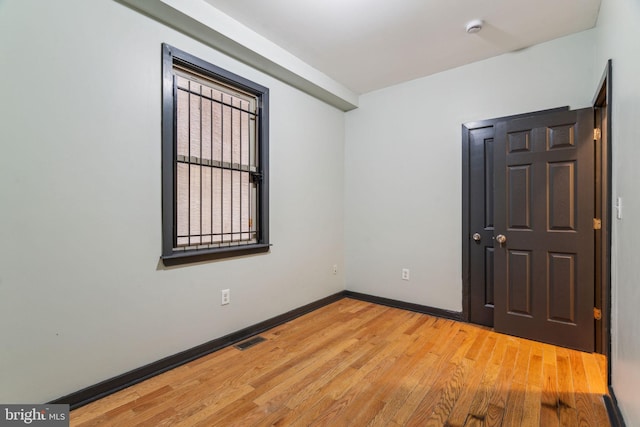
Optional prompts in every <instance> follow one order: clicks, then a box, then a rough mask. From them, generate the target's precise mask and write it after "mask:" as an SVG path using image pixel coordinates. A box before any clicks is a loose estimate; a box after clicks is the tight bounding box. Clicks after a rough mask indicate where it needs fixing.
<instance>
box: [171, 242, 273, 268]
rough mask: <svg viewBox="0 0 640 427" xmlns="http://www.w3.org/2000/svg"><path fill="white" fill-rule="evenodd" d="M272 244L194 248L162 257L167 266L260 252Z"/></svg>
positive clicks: (266, 250) (267, 249)
mask: <svg viewBox="0 0 640 427" xmlns="http://www.w3.org/2000/svg"><path fill="white" fill-rule="evenodd" d="M269 248H271V245H270V244H268V243H266V244H265V243H260V244H255V245H246V246H234V247H229V248H215V249H204V250H202V249H201V250H193V251H184V252H174V253H172V254H170V255H163V256H161V257H160V258H161V259H162V262H163V264H164V265H165V266H167V267H171V266H174V265H182V264H190V263H196V262H202V261H212V260H217V259H223V258H232V257H240V256H245V255H253V254H258V253H265V252H269Z"/></svg>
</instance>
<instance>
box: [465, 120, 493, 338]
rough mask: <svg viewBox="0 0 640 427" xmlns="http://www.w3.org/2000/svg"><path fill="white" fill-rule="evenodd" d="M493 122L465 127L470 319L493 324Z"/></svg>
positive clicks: (478, 322)
mask: <svg viewBox="0 0 640 427" xmlns="http://www.w3.org/2000/svg"><path fill="white" fill-rule="evenodd" d="M493 134H494V127H493V124H492V125H490V126H486V127H482V128H475V129H471V130H469V174H470V180H469V184H468V185H469V206H470V209H471V215H470V217H469V229H470V236H469V239H470V243H469V263H470V265H469V268H470V272H471V274H470V276H469V280H470V293H471V294H470V307H469V310H470V313H469V314H470V320H471V321H472V322H473V323H477V324H480V325H486V326H493V250H494V249H493Z"/></svg>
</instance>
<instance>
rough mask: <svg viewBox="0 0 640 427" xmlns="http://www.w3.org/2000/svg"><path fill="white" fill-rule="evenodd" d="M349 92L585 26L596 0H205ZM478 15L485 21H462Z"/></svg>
mask: <svg viewBox="0 0 640 427" xmlns="http://www.w3.org/2000/svg"><path fill="white" fill-rule="evenodd" d="M206 1H207V2H208V3H210V4H211V5H213V6H214V7H216V8H217V9H219V10H220V11H222V12H224V13H225V14H227V15H229V16H230V17H232V18H234V19H235V20H237V21H239V22H241V23H242V24H244V25H246V26H247V27H250V28H251V29H252V30H253V31H255V32H257V33H258V34H260V35H262V36H264V37H266V38H267V39H269V40H271V41H272V42H274V43H276V44H278V45H280V46H281V47H282V48H284V49H286V50H288V51H289V52H291V53H292V54H294V55H296V56H297V57H298V58H300V59H302V60H303V61H305V62H307V63H308V64H309V65H311V66H313V67H315V68H316V69H318V70H319V71H321V72H323V73H325V74H327V75H328V76H330V77H332V78H333V79H334V80H337V81H338V82H340V83H341V84H343V85H344V86H346V87H347V88H349V89H351V90H353V91H354V92H356V93H366V92H369V91H372V90H376V89H380V88H383V87H386V86H390V85H393V84H397V83H400V82H403V81H408V80H412V79H415V78H418V77H423V76H427V75H430V74H434V73H438V72H440V71H444V70H448V69H451V68H454V67H457V66H460V65H464V64H468V63H471V62H475V61H478V60H482V59H486V58H489V57H492V56H496V55H500V54H502V53H506V52H510V51H514V50H518V49H523V48H526V47H529V46H533V45H535V44H538V43H542V42H545V41H548V40H552V39H554V38H557V37H562V36H565V35H568V34H572V33H576V32H579V31H583V30H587V29H589V28H592V27H593V26H594V25H595V24H596V20H597V17H598V11H599V8H600V0H206ZM472 19H482V20H484V22H485V25H484V28H483V29H482V31H480V32H479V33H477V34H467V33H466V32H465V26H466V24H467V22H468V21H470V20H472Z"/></svg>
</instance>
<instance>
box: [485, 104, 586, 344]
mask: <svg viewBox="0 0 640 427" xmlns="http://www.w3.org/2000/svg"><path fill="white" fill-rule="evenodd" d="M494 189H495V192H494V223H495V238H496V245H495V250H494V257H495V260H494V271H495V274H494V295H495V309H494V327H495V329H496V330H497V331H499V332H504V333H507V334H511V335H516V336H521V337H525V338H530V339H534V340H538V341H543V342H548V343H552V344H557V345H561V346H567V347H572V348H576V349H580V350H585V351H593V349H594V319H593V303H594V270H593V264H594V232H593V228H594V225H593V218H594V144H593V110H592V109H590V108H589V109H583V110H577V111H567V112H560V113H554V114H549V115H544V116H532V117H529V118H523V119H517V120H511V121H505V122H499V123H498V124H497V125H496V128H495V139H494ZM501 236H504V239H505V241H504V243H502V244H498V242H499V241H500V240H501Z"/></svg>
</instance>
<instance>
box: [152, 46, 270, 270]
mask: <svg viewBox="0 0 640 427" xmlns="http://www.w3.org/2000/svg"><path fill="white" fill-rule="evenodd" d="M174 65H179V66H181V67H183V68H186V69H189V70H191V71H194V72H196V73H199V74H202V75H204V76H207V77H210V78H212V79H213V80H216V81H219V82H222V83H224V84H226V85H228V86H230V87H232V88H237V89H239V90H241V91H244V92H246V93H249V94H251V95H254V96H256V98H257V100H258V103H257V108H258V117H259V118H258V125H257V132H256V135H257V139H258V141H257V144H258V150H259V155H258V156H257V157H258V158H257V162H256V164H257V174H254V175H255V176H257V177H258V178H259V179H258V182H257V186H256V188H257V197H256V199H257V200H256V202H257V212H258V215H257V216H258V218H257V224H256V225H257V234H256V240H257V241H256V243H251V244H242V245H235V246H224V247H215V248H203V249H190V250H175V246H176V245H175V242H176V205H177V202H176V174H177V172H176V168H177V166H176V165H177V161H176V159H177V157H176V139H177V136H176V134H177V131H176V117H177V107H176V102H175V100H174V97H175V89H174V81H175V79H174V75H175V74H174ZM270 246H271V245H270V243H269V89H268V88H266V87H264V86H262V85H259V84H257V83H255V82H253V81H251V80H248V79H246V78H244V77H242V76H239V75H237V74H234V73H232V72H229V71H227V70H225V69H223V68H220V67H218V66H216V65H213V64H211V63H209V62H207V61H204V60H202V59H200V58H197V57H195V56H193V55H191V54H189V53H186V52H184V51H182V50H180V49H177V48H175V47H173V46H170V45H168V44H166V43H163V44H162V256H161V259H162V261H163V263H164V264H165V265H167V266H170V265H177V264H185V263H192V262H200V261H208V260H214V259H220V258H229V257H237V256H243V255H251V254H256V253H263V252H268V251H269V248H270Z"/></svg>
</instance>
